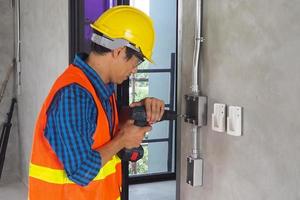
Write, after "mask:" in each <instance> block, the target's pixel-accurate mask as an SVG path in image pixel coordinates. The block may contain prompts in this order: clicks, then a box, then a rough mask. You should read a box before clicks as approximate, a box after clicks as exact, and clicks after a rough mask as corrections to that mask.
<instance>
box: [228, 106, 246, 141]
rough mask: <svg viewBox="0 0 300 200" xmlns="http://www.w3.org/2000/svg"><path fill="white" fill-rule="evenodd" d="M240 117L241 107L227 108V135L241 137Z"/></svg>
mask: <svg viewBox="0 0 300 200" xmlns="http://www.w3.org/2000/svg"><path fill="white" fill-rule="evenodd" d="M242 117H243V116H242V107H239V106H229V107H228V117H227V134H229V135H233V136H241V135H242Z"/></svg>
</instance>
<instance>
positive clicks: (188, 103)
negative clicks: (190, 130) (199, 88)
mask: <svg viewBox="0 0 300 200" xmlns="http://www.w3.org/2000/svg"><path fill="white" fill-rule="evenodd" d="M206 110H207V97H204V96H198V95H195V94H188V95H185V115H184V121H185V122H187V123H191V124H193V125H196V126H205V125H206V122H207V113H206Z"/></svg>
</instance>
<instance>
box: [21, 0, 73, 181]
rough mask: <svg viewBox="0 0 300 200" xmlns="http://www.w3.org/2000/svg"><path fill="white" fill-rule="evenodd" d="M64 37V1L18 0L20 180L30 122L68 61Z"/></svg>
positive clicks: (31, 127)
mask: <svg viewBox="0 0 300 200" xmlns="http://www.w3.org/2000/svg"><path fill="white" fill-rule="evenodd" d="M68 40H69V37H68V1H60V0H51V1H45V0H42V1H41V0H22V1H21V41H22V45H21V94H20V96H19V119H20V123H19V126H20V135H21V144H20V146H21V158H22V159H21V166H22V171H21V172H22V173H21V175H22V178H23V180H24V182H27V176H28V163H29V158H30V152H31V145H32V137H33V130H34V124H35V121H36V118H37V115H38V112H39V110H40V108H41V105H42V103H43V101H44V99H45V97H46V95H47V94H48V92H49V89H50V87H51V85H52V84H53V82H54V80H55V79H56V77H57V76H58V74H60V73H61V72H62V71H63V70H64V69H65V68H66V67H67V65H68V60H69V59H68V50H69V49H68Z"/></svg>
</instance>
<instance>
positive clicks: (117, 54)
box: [112, 47, 125, 58]
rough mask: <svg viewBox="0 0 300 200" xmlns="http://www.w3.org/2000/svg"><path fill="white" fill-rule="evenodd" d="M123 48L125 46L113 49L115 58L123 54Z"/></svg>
mask: <svg viewBox="0 0 300 200" xmlns="http://www.w3.org/2000/svg"><path fill="white" fill-rule="evenodd" d="M123 49H124V50H125V47H118V48H116V49H114V50H112V56H113V58H117V57H118V56H120V55H121V54H122V51H123Z"/></svg>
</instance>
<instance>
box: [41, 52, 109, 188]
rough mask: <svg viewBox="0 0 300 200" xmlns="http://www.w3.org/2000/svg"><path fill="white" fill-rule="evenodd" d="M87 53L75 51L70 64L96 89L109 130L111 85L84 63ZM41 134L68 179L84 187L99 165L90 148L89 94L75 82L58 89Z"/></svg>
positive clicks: (93, 116)
mask: <svg viewBox="0 0 300 200" xmlns="http://www.w3.org/2000/svg"><path fill="white" fill-rule="evenodd" d="M86 58H87V54H77V55H76V56H75V59H74V65H76V66H77V67H79V68H80V69H81V70H82V71H83V72H84V73H85V75H86V76H87V77H88V79H89V80H90V81H91V83H92V85H93V86H94V88H95V91H96V92H97V95H98V97H99V99H100V100H101V103H102V105H103V107H104V109H105V111H106V114H107V117H108V119H109V125H110V130H112V118H111V117H112V108H111V105H110V102H109V98H110V96H111V95H112V94H113V92H114V85H113V84H107V85H105V84H104V82H103V81H102V80H101V78H100V76H99V75H98V74H97V73H96V72H95V71H94V70H93V69H92V68H91V67H90V66H89V65H87V64H86V63H85V59H86ZM47 118H48V121H47V125H46V129H45V137H46V138H47V139H48V141H49V143H50V145H51V147H52V148H53V150H54V151H55V153H56V155H57V156H58V158H59V160H60V161H61V162H62V164H63V165H64V169H65V171H66V173H67V176H68V177H69V179H70V180H72V181H74V182H75V183H77V184H79V185H82V186H85V185H87V184H89V182H91V181H92V180H93V179H94V177H95V176H96V175H97V174H98V172H99V170H100V168H101V157H100V154H99V152H97V151H95V150H92V148H91V147H92V144H93V138H92V137H93V133H94V131H95V129H96V126H97V107H96V105H95V102H94V100H93V97H92V95H91V94H90V93H89V92H88V91H87V90H86V89H85V88H83V87H81V86H80V85H78V84H70V85H68V86H66V87H64V88H62V89H60V90H59V91H58V92H57V93H56V95H55V97H54V99H53V101H52V102H51V105H50V107H49V109H48V111H47Z"/></svg>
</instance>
